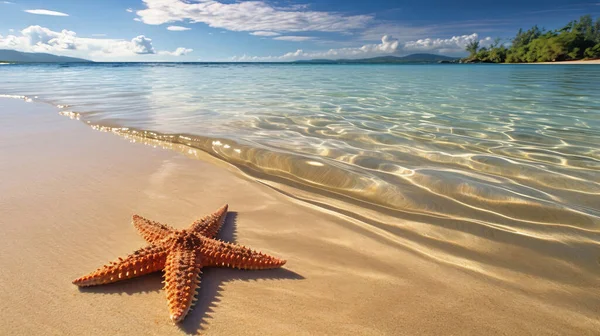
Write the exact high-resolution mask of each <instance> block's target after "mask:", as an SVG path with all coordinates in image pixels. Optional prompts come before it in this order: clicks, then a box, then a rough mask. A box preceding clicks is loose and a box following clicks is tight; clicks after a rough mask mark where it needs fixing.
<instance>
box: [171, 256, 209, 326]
mask: <svg viewBox="0 0 600 336" xmlns="http://www.w3.org/2000/svg"><path fill="white" fill-rule="evenodd" d="M200 258H201V256H200V255H199V253H197V252H196V251H195V250H193V249H176V250H174V251H171V252H170V253H169V256H168V257H167V262H166V264H165V281H164V282H165V291H166V292H167V301H168V304H169V316H170V317H171V320H172V321H173V322H175V323H177V322H180V321H181V320H183V319H184V318H185V316H186V315H187V313H188V312H189V310H190V309H191V308H192V307H193V306H194V304H195V303H196V299H195V297H194V295H195V294H196V290H197V289H198V288H199V287H200V273H201V271H200V269H201V268H202V263H201V260H200Z"/></svg>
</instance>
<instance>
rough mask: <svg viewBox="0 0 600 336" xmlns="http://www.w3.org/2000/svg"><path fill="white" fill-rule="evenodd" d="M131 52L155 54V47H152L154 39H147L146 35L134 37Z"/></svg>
mask: <svg viewBox="0 0 600 336" xmlns="http://www.w3.org/2000/svg"><path fill="white" fill-rule="evenodd" d="M131 46H132V48H131V50H132V51H133V52H134V53H136V54H140V55H143V54H155V53H156V51H154V47H153V46H152V39H149V38H147V37H146V36H144V35H140V36H138V37H134V38H133V39H132V40H131Z"/></svg>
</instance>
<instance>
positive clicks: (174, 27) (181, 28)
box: [167, 26, 192, 31]
mask: <svg viewBox="0 0 600 336" xmlns="http://www.w3.org/2000/svg"><path fill="white" fill-rule="evenodd" d="M190 29H192V28H188V27H182V26H168V27H167V30H171V31H184V30H190Z"/></svg>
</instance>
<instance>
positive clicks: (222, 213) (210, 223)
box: [190, 204, 227, 238]
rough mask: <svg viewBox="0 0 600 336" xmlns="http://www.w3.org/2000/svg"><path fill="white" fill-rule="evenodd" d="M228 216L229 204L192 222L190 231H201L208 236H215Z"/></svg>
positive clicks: (200, 232)
mask: <svg viewBox="0 0 600 336" xmlns="http://www.w3.org/2000/svg"><path fill="white" fill-rule="evenodd" d="M225 217H227V204H225V205H224V206H222V207H220V208H219V210H217V211H216V212H215V213H213V214H211V215H208V216H206V217H204V218H202V219H199V220H197V221H195V222H194V223H192V225H191V226H190V231H192V232H196V233H199V234H201V235H203V236H206V237H208V238H215V237H216V236H217V233H219V230H220V229H221V226H222V225H223V223H224V222H225Z"/></svg>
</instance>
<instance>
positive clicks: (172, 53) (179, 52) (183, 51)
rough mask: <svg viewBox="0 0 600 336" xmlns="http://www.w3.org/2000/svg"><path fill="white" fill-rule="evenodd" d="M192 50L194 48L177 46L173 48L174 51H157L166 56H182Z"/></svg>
mask: <svg viewBox="0 0 600 336" xmlns="http://www.w3.org/2000/svg"><path fill="white" fill-rule="evenodd" d="M192 51H194V49H188V48H181V47H180V48H177V49H175V51H159V52H158V53H159V55H168V56H183V55H187V54H189V53H191V52H192Z"/></svg>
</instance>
